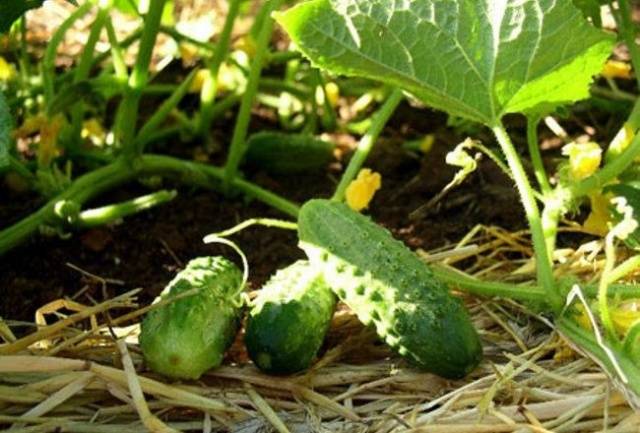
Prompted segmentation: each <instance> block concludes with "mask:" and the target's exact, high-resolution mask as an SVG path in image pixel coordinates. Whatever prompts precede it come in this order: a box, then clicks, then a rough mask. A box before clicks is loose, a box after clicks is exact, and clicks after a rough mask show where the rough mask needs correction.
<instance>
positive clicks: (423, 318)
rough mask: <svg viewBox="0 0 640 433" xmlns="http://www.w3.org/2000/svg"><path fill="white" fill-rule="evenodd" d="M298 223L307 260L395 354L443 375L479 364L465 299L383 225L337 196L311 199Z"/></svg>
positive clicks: (462, 372)
mask: <svg viewBox="0 0 640 433" xmlns="http://www.w3.org/2000/svg"><path fill="white" fill-rule="evenodd" d="M298 231H299V233H298V234H299V238H300V246H301V247H302V249H304V251H305V252H306V253H307V256H308V257H309V261H310V263H311V265H312V266H314V267H318V268H320V269H322V271H323V275H324V278H325V280H326V281H327V283H328V284H329V285H330V286H331V287H333V288H337V290H336V294H337V295H338V296H339V297H340V299H342V300H343V301H344V302H345V303H346V304H347V305H348V306H349V307H350V308H351V309H352V310H353V311H354V312H355V313H356V314H357V315H358V318H359V319H360V320H361V321H362V322H363V323H364V324H366V325H373V326H375V329H376V331H377V333H378V335H379V336H380V337H381V338H383V339H384V340H385V341H386V342H387V344H389V345H390V346H391V347H392V348H394V349H395V350H396V351H397V352H398V353H399V354H400V355H402V356H404V357H406V358H407V359H409V360H410V361H412V362H413V363H415V364H416V365H417V366H419V367H421V368H423V369H425V370H427V371H430V372H433V373H436V374H438V375H440V376H443V377H446V378H461V377H464V376H465V375H466V374H467V373H469V372H470V371H471V370H473V369H474V368H475V367H476V366H477V365H478V363H479V362H480V360H481V357H482V347H481V344H480V340H479V338H478V334H477V332H476V330H475V329H474V327H473V325H472V323H471V320H470V319H469V316H468V314H467V312H466V310H465V308H464V306H463V305H462V302H461V301H460V300H459V299H457V298H455V297H453V296H452V295H451V294H450V293H449V291H448V289H447V287H446V286H445V285H444V284H443V283H442V282H441V281H439V280H437V279H436V278H435V276H434V275H433V273H432V271H431V270H430V269H429V268H428V267H427V266H426V265H425V264H424V263H423V262H422V261H421V260H420V259H419V258H418V257H417V256H416V255H415V254H414V253H413V252H412V251H410V250H409V249H408V248H407V247H406V246H405V245H404V244H402V243H401V242H399V241H397V240H395V239H394V238H393V237H392V236H391V234H390V233H389V232H388V231H387V230H385V229H383V228H382V227H380V226H379V225H377V224H375V223H374V222H373V221H371V220H370V219H369V218H367V217H365V216H363V215H361V214H359V213H357V212H355V211H353V210H351V209H350V208H349V207H347V206H346V205H344V204H342V203H335V202H330V201H328V200H311V201H309V202H307V203H306V204H305V205H304V206H303V207H302V209H301V211H300V217H299V220H298Z"/></svg>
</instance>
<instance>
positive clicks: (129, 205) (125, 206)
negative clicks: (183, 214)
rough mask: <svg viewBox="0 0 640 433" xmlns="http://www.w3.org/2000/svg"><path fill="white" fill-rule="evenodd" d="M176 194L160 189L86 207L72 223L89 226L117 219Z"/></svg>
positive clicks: (145, 208)
mask: <svg viewBox="0 0 640 433" xmlns="http://www.w3.org/2000/svg"><path fill="white" fill-rule="evenodd" d="M177 195H178V193H177V192H176V191H166V190H162V191H157V192H154V193H152V194H148V195H144V196H141V197H137V198H134V199H133V200H128V201H125V202H122V203H116V204H112V205H109V206H103V207H99V208H95V209H88V210H86V211H83V212H81V213H80V215H79V216H78V221H77V222H76V223H74V227H76V228H90V227H96V226H100V225H103V224H108V223H110V222H114V221H118V220H120V219H122V218H124V217H127V216H129V215H133V214H136V213H139V212H142V211H144V210H147V209H150V208H152V207H155V206H158V205H161V204H164V203H167V202H169V201H171V200H173V199H174V198H176V196H177Z"/></svg>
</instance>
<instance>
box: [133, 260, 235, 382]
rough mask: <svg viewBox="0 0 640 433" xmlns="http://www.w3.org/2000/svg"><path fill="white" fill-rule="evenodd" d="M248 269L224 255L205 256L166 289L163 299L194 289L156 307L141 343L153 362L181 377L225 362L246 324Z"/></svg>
mask: <svg viewBox="0 0 640 433" xmlns="http://www.w3.org/2000/svg"><path fill="white" fill-rule="evenodd" d="M241 284H242V272H241V271H240V270H239V269H238V268H237V267H236V266H235V265H234V264H233V263H231V262H230V261H229V260H227V259H225V258H223V257H200V258H196V259H193V260H191V261H190V262H189V263H188V264H187V267H186V268H185V269H184V270H182V271H181V272H179V273H178V275H176V277H175V278H174V279H173V280H172V281H171V282H170V283H169V284H168V285H167V287H166V288H165V289H164V290H163V292H162V293H161V295H160V297H159V298H158V299H157V301H158V300H168V299H171V298H173V297H175V296H177V295H180V294H181V293H184V292H186V291H189V290H192V289H196V290H197V292H196V293H195V294H193V295H188V296H185V297H183V298H180V299H177V300H176V301H174V302H171V303H168V304H166V305H164V306H161V307H159V308H157V309H155V310H152V311H150V312H149V313H148V314H147V315H146V316H145V318H144V320H143V321H142V330H141V333H140V346H141V348H142V353H143V355H144V358H145V360H146V362H147V365H148V366H149V367H150V368H151V369H152V370H153V371H155V372H157V373H160V374H163V375H165V376H167V377H171V378H176V379H197V378H199V377H200V376H201V375H202V374H203V373H204V372H206V371H207V370H209V369H211V368H214V367H217V366H219V365H220V364H221V363H222V359H223V357H224V353H225V351H226V350H227V349H228V348H229V346H230V345H231V343H233V341H234V339H235V335H236V334H237V332H238V328H239V325H240V319H241V314H242V301H241V296H240V291H239V288H240V286H241Z"/></svg>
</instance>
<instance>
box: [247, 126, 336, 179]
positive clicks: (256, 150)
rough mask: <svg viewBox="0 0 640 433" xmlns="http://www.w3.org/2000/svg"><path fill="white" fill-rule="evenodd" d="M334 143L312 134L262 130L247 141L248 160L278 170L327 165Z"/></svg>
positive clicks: (298, 170)
mask: <svg viewBox="0 0 640 433" xmlns="http://www.w3.org/2000/svg"><path fill="white" fill-rule="evenodd" d="M334 148H335V145H334V144H333V143H332V142H329V141H325V140H320V139H317V138H315V137H314V136H312V135H305V134H286V133H282V132H259V133H257V134H253V135H252V136H251V137H249V139H248V141H247V153H246V156H245V158H246V162H247V163H249V164H251V165H254V166H257V167H260V168H262V169H264V170H266V171H268V172H270V173H275V174H297V173H305V172H308V171H318V170H322V169H324V168H325V167H326V166H327V164H328V163H329V162H331V161H332V160H333V150H334Z"/></svg>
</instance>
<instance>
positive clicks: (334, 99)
mask: <svg viewBox="0 0 640 433" xmlns="http://www.w3.org/2000/svg"><path fill="white" fill-rule="evenodd" d="M324 93H325V94H326V95H327V101H329V105H331V106H332V107H333V108H336V107H337V106H338V101H339V100H340V87H338V85H337V84H336V83H334V82H333V81H330V82H328V83H327V84H325V86H324Z"/></svg>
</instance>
